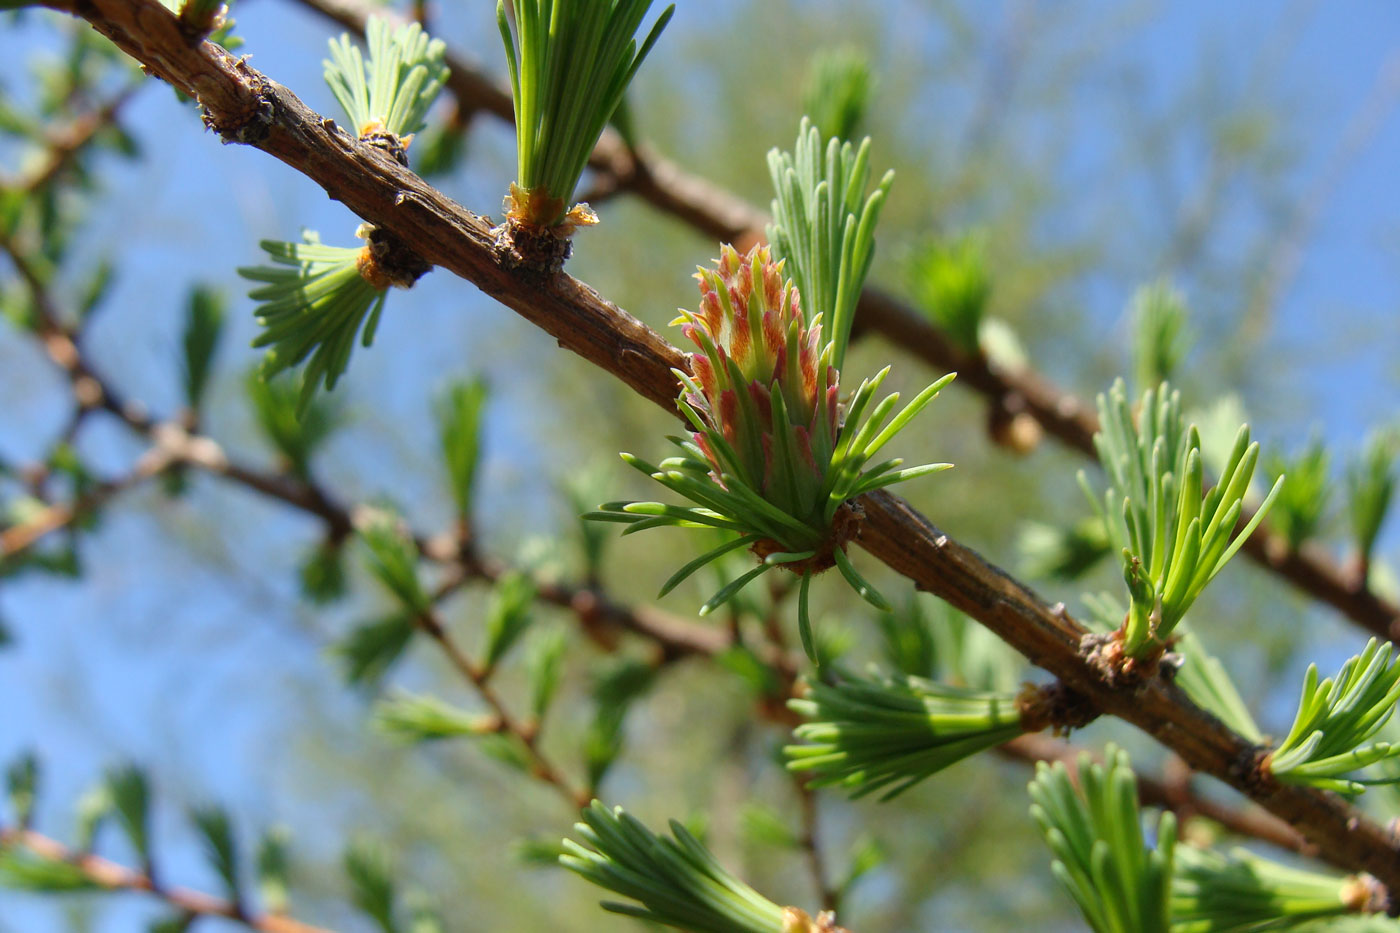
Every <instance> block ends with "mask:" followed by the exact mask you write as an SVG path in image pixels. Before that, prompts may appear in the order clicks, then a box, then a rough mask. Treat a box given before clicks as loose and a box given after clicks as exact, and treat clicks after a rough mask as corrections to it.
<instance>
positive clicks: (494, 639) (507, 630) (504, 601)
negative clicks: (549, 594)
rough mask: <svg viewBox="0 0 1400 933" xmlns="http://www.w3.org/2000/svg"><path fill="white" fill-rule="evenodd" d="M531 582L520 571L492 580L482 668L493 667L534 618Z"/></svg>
mask: <svg viewBox="0 0 1400 933" xmlns="http://www.w3.org/2000/svg"><path fill="white" fill-rule="evenodd" d="M534 602H535V584H534V583H533V582H532V581H531V580H530V578H529V577H527V576H526V575H525V574H522V573H511V574H507V575H506V576H504V577H502V578H501V579H500V580H498V581H497V582H496V586H495V588H494V590H493V592H492V597H491V606H490V608H489V609H488V610H487V612H486V650H485V652H484V656H485V668H486V670H487V671H488V672H489V671H491V670H493V669H494V668H495V667H496V666H497V665H498V664H500V663H501V660H502V659H503V658H504V657H505V656H506V652H508V651H510V649H511V647H512V646H513V645H514V644H515V643H516V641H517V640H519V638H520V636H521V635H523V634H524V633H525V630H526V629H527V628H529V627H530V623H531V622H532V621H533V620H534V616H533V614H532V613H531V612H530V610H531V608H532V607H533V605H534Z"/></svg>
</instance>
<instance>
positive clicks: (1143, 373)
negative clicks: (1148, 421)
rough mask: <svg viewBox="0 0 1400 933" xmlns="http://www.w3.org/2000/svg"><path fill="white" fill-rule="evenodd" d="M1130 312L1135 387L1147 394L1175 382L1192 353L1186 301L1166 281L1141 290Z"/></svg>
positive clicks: (1146, 286) (1131, 305) (1134, 297)
mask: <svg viewBox="0 0 1400 933" xmlns="http://www.w3.org/2000/svg"><path fill="white" fill-rule="evenodd" d="M1129 308H1130V310H1129V313H1130V315H1131V316H1132V319H1133V377H1134V384H1135V385H1136V386H1137V387H1138V389H1139V391H1145V390H1147V389H1150V388H1152V387H1153V386H1157V385H1161V384H1162V383H1163V382H1166V381H1168V380H1170V379H1172V378H1173V377H1174V376H1175V375H1176V370H1177V367H1179V366H1180V365H1181V361H1182V360H1184V359H1185V358H1186V354H1187V352H1188V351H1189V350H1190V349H1191V335H1190V332H1189V330H1188V329H1187V327H1186V318H1187V314H1186V299H1185V297H1184V296H1183V295H1182V294H1181V292H1180V291H1178V290H1177V289H1176V288H1175V287H1173V286H1172V284H1171V283H1170V282H1167V281H1165V280H1163V281H1160V282H1154V283H1152V284H1151V285H1144V286H1143V287H1142V288H1139V289H1138V290H1137V292H1136V293H1135V294H1134V295H1133V300H1132V302H1131V304H1130V306H1129Z"/></svg>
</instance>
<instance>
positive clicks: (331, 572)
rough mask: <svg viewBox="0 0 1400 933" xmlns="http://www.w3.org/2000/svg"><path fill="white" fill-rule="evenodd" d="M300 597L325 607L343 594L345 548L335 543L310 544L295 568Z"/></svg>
mask: <svg viewBox="0 0 1400 933" xmlns="http://www.w3.org/2000/svg"><path fill="white" fill-rule="evenodd" d="M298 576H299V577H300V579H301V594H302V596H304V597H305V598H306V599H307V600H309V601H310V602H313V603H316V604H317V605H322V606H323V605H326V604H327V603H332V602H335V601H336V600H337V599H340V598H341V597H342V596H344V595H345V587H346V580H345V549H344V548H343V547H342V546H341V544H340V542H339V541H333V540H323V541H318V542H316V543H315V544H313V545H312V546H311V548H310V550H308V551H307V553H306V557H305V558H303V559H302V562H301V566H300V568H299V569H298Z"/></svg>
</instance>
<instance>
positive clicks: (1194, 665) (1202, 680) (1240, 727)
mask: <svg viewBox="0 0 1400 933" xmlns="http://www.w3.org/2000/svg"><path fill="white" fill-rule="evenodd" d="M1176 635H1177V641H1176V646H1175V648H1174V649H1173V650H1174V651H1175V652H1176V653H1177V654H1179V655H1180V656H1181V666H1180V667H1178V668H1177V669H1176V683H1177V686H1179V687H1180V688H1181V689H1182V690H1185V691H1186V695H1187V696H1189V697H1190V698H1191V699H1192V700H1193V701H1194V702H1195V703H1196V705H1197V706H1199V707H1201V708H1202V709H1204V710H1208V711H1209V712H1211V713H1212V714H1214V715H1215V717H1216V718H1217V719H1219V720H1220V721H1221V722H1223V723H1225V725H1227V726H1229V727H1230V729H1231V731H1233V732H1235V733H1237V734H1239V735H1242V736H1244V737H1245V738H1246V739H1248V740H1249V741H1251V742H1254V743H1256V744H1258V743H1260V742H1263V741H1264V731H1263V730H1262V729H1260V728H1259V724H1258V723H1257V722H1255V721H1254V714H1253V713H1251V712H1250V711H1249V707H1248V706H1247V705H1246V704H1245V702H1244V698H1243V697H1241V696H1240V691H1239V688H1237V687H1236V686H1235V682H1234V680H1233V679H1232V678H1231V677H1230V674H1229V672H1228V671H1226V670H1225V665H1224V664H1221V663H1220V659H1219V658H1217V657H1216V656H1215V655H1213V654H1211V653H1210V652H1208V651H1207V650H1206V648H1205V645H1203V644H1202V643H1201V640H1200V639H1199V638H1197V637H1196V633H1195V632H1193V631H1191V630H1190V629H1188V628H1187V627H1186V625H1185V624H1184V623H1183V624H1181V625H1179V626H1178V627H1177V630H1176Z"/></svg>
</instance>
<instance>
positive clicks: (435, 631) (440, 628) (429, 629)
mask: <svg viewBox="0 0 1400 933" xmlns="http://www.w3.org/2000/svg"><path fill="white" fill-rule="evenodd" d="M415 624H417V626H418V627H419V628H420V629H422V630H423V632H424V633H425V634H426V635H427V636H428V637H429V638H431V639H432V640H433V641H434V642H435V643H436V644H437V646H438V647H439V648H440V649H441V650H442V653H443V655H444V656H446V658H447V660H448V661H449V662H450V663H451V665H452V666H453V667H454V668H455V669H456V670H457V672H458V673H459V674H461V675H462V677H463V679H465V680H466V681H467V682H468V683H469V684H471V685H472V686H473V687H474V688H475V689H476V692H477V694H478V695H479V696H480V697H481V699H482V701H483V702H485V703H486V705H487V706H489V707H490V708H491V712H492V714H493V716H494V717H495V720H496V731H497V732H499V733H502V734H506V735H511V736H514V737H515V738H516V739H518V740H519V741H520V743H521V745H522V746H523V747H524V748H525V750H526V753H527V754H528V755H529V757H530V764H531V769H530V770H531V774H532V775H533V776H534V777H536V778H538V779H539V780H540V781H542V782H544V783H545V784H548V785H549V786H550V787H553V788H554V789H555V790H557V791H558V792H559V793H560V794H561V795H562V796H563V797H564V799H565V800H566V801H567V802H568V803H569V804H570V805H572V806H574V807H575V808H579V809H581V808H583V807H586V806H588V804H589V801H590V799H591V796H592V795H591V794H590V793H589V792H588V791H587V790H585V789H583V788H575V787H573V786H572V785H571V784H570V783H569V780H568V778H566V777H565V776H564V774H563V772H562V771H560V770H559V769H558V768H557V767H556V766H555V765H554V764H553V763H552V762H550V760H549V758H548V757H546V756H545V754H544V752H542V751H541V750H540V748H539V732H538V730H537V729H534V728H526V727H525V725H524V724H523V723H521V722H518V721H517V720H516V719H515V718H514V717H513V716H512V715H511V713H510V710H509V709H508V708H507V707H506V705H505V702H504V701H503V700H502V699H501V697H500V694H498V693H497V692H496V690H495V688H494V687H493V686H492V685H491V678H490V675H489V673H488V672H487V671H486V670H485V668H483V667H482V666H481V665H479V664H477V663H476V662H475V661H473V660H472V659H471V657H469V656H468V655H467V653H466V652H465V651H463V650H462V648H461V646H460V645H458V644H457V641H456V639H454V638H453V637H452V634H451V633H450V632H449V631H448V630H447V627H446V626H444V625H443V624H442V621H441V620H440V619H439V618H438V616H437V613H436V612H434V611H433V610H431V609H430V610H428V611H427V612H423V613H421V614H419V615H418V617H417V618H416V620H415Z"/></svg>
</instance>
